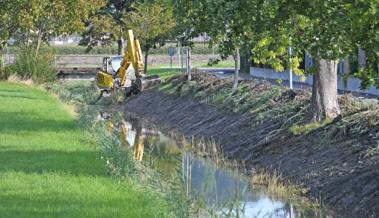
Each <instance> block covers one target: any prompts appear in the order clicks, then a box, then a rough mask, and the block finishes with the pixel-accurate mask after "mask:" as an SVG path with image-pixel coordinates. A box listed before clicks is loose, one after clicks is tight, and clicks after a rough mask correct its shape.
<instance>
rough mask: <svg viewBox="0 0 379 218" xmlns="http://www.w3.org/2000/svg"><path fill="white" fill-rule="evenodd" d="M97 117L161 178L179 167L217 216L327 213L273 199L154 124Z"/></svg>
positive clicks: (189, 190) (191, 192) (289, 217)
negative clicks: (195, 152)
mask: <svg viewBox="0 0 379 218" xmlns="http://www.w3.org/2000/svg"><path fill="white" fill-rule="evenodd" d="M100 117H101V118H102V119H105V120H107V121H106V122H109V124H108V125H109V127H110V129H112V130H116V131H117V132H118V133H119V139H120V141H121V142H122V144H123V145H124V146H126V147H128V148H130V149H132V151H133V157H134V158H135V159H136V160H138V161H143V162H145V163H147V165H148V166H150V167H151V168H154V169H156V170H157V171H158V172H160V173H162V177H163V178H161V179H164V178H170V176H171V175H172V174H174V173H177V170H176V169H178V168H180V169H181V174H182V175H181V176H182V177H183V181H184V182H185V184H184V185H185V189H186V190H185V191H186V194H187V196H192V197H195V198H197V199H199V200H201V201H204V202H205V203H206V205H208V206H209V207H210V208H214V209H215V210H216V211H218V214H219V216H220V217H254V218H255V217H259V218H266V217H278V218H293V217H314V218H316V217H317V218H319V217H320V218H321V217H327V216H326V215H325V214H324V213H323V211H322V210H315V209H313V210H312V209H309V208H302V207H301V206H295V205H294V204H291V203H290V202H289V201H288V200H283V199H281V200H275V199H274V198H272V197H271V196H269V195H267V194H266V193H265V191H264V187H261V186H254V187H252V186H251V185H250V182H249V179H248V178H247V177H243V176H241V175H240V173H238V172H237V171H236V170H231V169H227V168H223V167H220V166H218V165H216V164H214V163H213V162H212V161H210V160H206V159H204V158H199V157H197V156H196V155H194V154H193V153H191V152H187V151H184V150H181V149H180V148H179V147H178V145H177V143H176V141H175V140H173V139H172V138H170V137H167V136H166V135H164V134H163V133H162V132H160V131H158V130H157V127H156V126H153V127H152V128H149V127H148V126H147V125H143V123H142V122H141V121H140V120H139V119H137V118H135V117H130V116H121V117H122V119H120V120H117V121H113V122H111V120H110V119H109V115H108V114H107V113H100ZM144 124H146V123H144ZM149 125H151V124H149ZM144 150H145V151H144ZM144 152H145V155H144Z"/></svg>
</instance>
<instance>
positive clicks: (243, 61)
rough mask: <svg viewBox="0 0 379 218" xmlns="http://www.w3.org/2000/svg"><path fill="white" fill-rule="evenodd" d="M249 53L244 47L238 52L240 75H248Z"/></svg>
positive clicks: (246, 47)
mask: <svg viewBox="0 0 379 218" xmlns="http://www.w3.org/2000/svg"><path fill="white" fill-rule="evenodd" d="M251 56H252V55H251V51H250V48H249V47H248V46H246V45H245V46H244V47H242V48H241V51H240V72H241V73H247V74H249V73H250V67H251Z"/></svg>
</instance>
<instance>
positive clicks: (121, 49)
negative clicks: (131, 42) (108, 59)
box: [117, 37, 125, 55]
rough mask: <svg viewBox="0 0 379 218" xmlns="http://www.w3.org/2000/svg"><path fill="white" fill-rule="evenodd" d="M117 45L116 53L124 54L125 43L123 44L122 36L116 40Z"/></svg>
mask: <svg viewBox="0 0 379 218" xmlns="http://www.w3.org/2000/svg"><path fill="white" fill-rule="evenodd" d="M117 46H118V51H117V53H118V55H124V54H125V45H124V38H123V37H121V38H120V39H119V40H117Z"/></svg>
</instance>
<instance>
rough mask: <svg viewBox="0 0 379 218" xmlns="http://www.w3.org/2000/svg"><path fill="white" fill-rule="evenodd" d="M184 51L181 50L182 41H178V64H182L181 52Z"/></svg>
mask: <svg viewBox="0 0 379 218" xmlns="http://www.w3.org/2000/svg"><path fill="white" fill-rule="evenodd" d="M181 52H182V51H181V49H180V42H178V65H179V66H180V61H181V59H180V55H181V54H180V53H181Z"/></svg>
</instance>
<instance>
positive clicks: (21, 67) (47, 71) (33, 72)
mask: <svg viewBox="0 0 379 218" xmlns="http://www.w3.org/2000/svg"><path fill="white" fill-rule="evenodd" d="M52 60H53V55H52V54H51V53H48V52H44V53H39V54H38V55H36V53H35V50H34V49H31V48H24V49H22V50H21V51H20V53H19V54H18V55H17V56H16V60H15V62H14V63H13V64H11V65H10V66H8V67H7V68H6V71H9V73H11V74H16V75H17V76H19V77H21V78H22V79H32V80H33V81H34V82H37V83H44V82H49V81H53V80H55V78H56V73H55V70H54V68H53V66H52Z"/></svg>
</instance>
